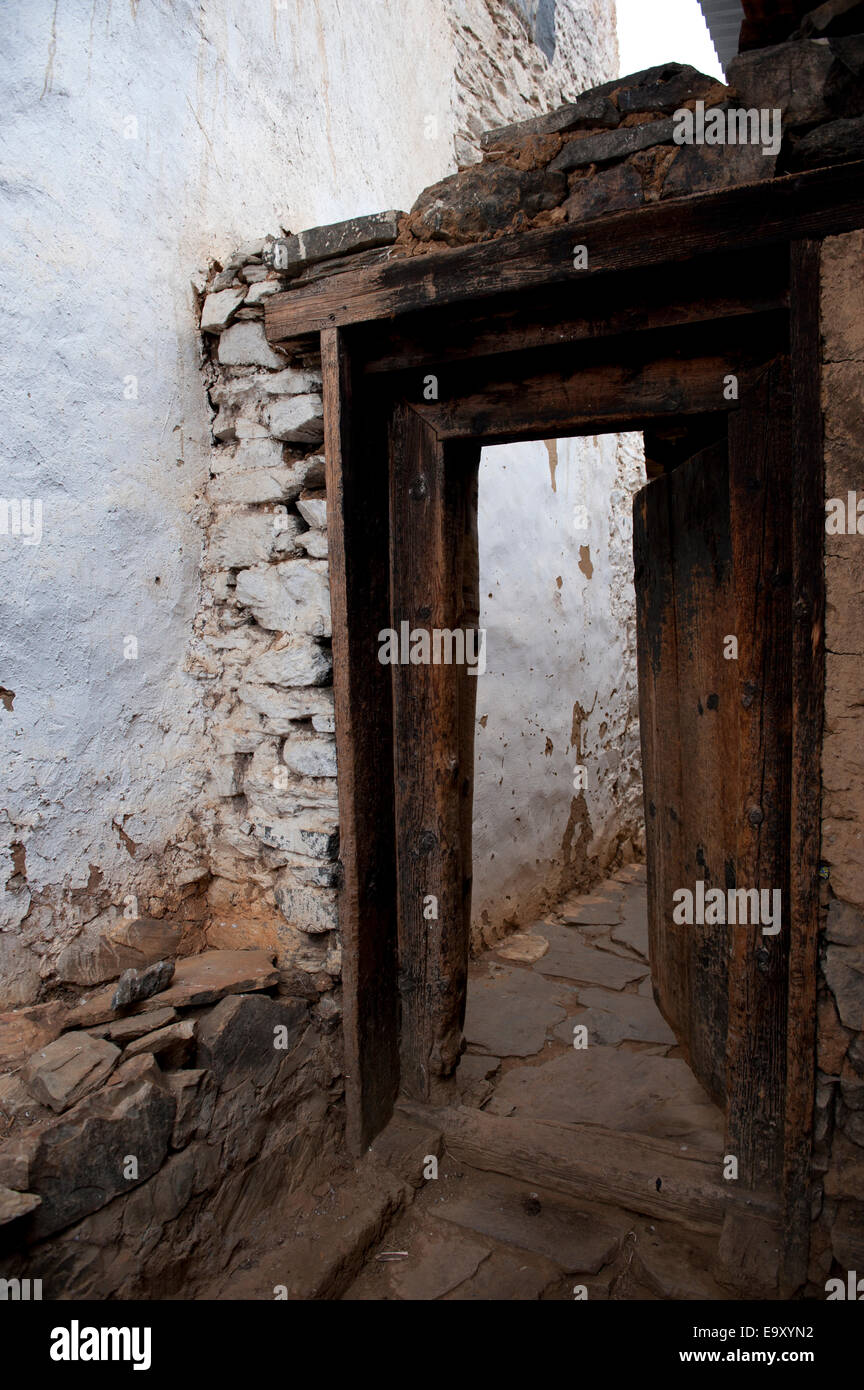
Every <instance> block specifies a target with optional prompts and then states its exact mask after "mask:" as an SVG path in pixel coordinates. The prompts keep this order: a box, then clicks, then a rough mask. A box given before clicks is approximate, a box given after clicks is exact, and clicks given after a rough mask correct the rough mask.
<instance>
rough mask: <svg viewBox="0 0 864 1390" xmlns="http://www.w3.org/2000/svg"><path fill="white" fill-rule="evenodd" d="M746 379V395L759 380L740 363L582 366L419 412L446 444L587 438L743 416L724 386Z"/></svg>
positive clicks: (741, 385) (742, 389)
mask: <svg viewBox="0 0 864 1390" xmlns="http://www.w3.org/2000/svg"><path fill="white" fill-rule="evenodd" d="M730 374H735V375H736V376H738V391H739V396H744V395H745V394H746V391H747V386H748V382H749V380H750V379H751V377H752V375H753V374H754V366H753V364H750V365H749V366H747V367H746V368H743V369H742V366H741V362H740V360H738V359H736V358H734V357H700V358H691V359H688V360H683V361H682V360H681V359H679V358H670V359H665V360H660V361H651V362H648V363H644V364H633V363H627V364H624V365H620V366H610V365H603V366H596V367H590V366H589V367H579V368H577V369H576V370H575V371H572V372H570V373H567V372H563V371H560V370H559V371H550V372H545V373H542V374H534V375H526V376H523V377H521V378H518V379H513V380H510V381H507V382H505V383H498V382H495V383H492V384H490V385H488V386H486V387H484V388H482V389H480V390H476V391H474V392H470V391H466V392H465V394H464V395H460V396H457V397H455V398H453V399H452V400H438V401H430V402H422V401H418V402H414V403H412V408H413V409H414V410H415V411H416V412H417V413H418V414H419V415H420V416H421V417H422V418H423V419H424V420H425V421H426V422H427V424H430V425H431V426H432V428H433V429H434V430H435V432H436V434H437V435H438V438H439V439H442V440H443V439H466V438H473V439H482V440H483V442H484V444H488V443H491V442H493V441H494V442H502V441H504V440H507V441H513V440H517V439H545V438H551V437H552V436H554V435H556V434H558V435H565V434H580V433H591V434H597V433H608V432H617V431H619V430H626V429H628V428H630V429H638V428H641V425H642V424H643V423H644V422H645V421H648V420H654V419H660V418H668V417H669V416H670V415H676V416H678V415H694V414H697V415H701V414H707V413H709V412H712V411H723V410H726V411H728V410H735V409H736V408H737V406H738V400H737V399H729V397H728V394H727V392H726V391H725V389H724V382H725V380H726V378H727V376H729V375H730Z"/></svg>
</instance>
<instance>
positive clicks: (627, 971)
mask: <svg viewBox="0 0 864 1390" xmlns="http://www.w3.org/2000/svg"><path fill="white" fill-rule="evenodd" d="M547 930H548V933H549V952H548V954H547V955H545V956H544V957H543V959H542V960H541V961H538V962H537V964H536V965H534V966H533V967H532V969H534V970H535V971H539V972H540V973H541V974H543V975H557V976H560V977H561V978H562V979H565V980H574V981H576V980H578V981H580V982H582V983H583V984H588V985H600V986H601V987H602V988H604V989H624V987H625V985H629V984H632V983H633V982H634V981H635V980H641V979H642V978H643V976H644V975H646V974H647V972H648V966H647V965H643V964H642V963H641V962H639V961H635V960H634V961H629V960H625V958H624V957H623V956H616V955H613V954H612V953H611V952H609V951H600V950H598V949H597V947H596V946H591V945H588V944H586V942H585V941H584V940H583V939H582V938H581V936H580V932H579V928H578V927H556V926H550V927H548V928H547ZM469 1001H470V995H469Z"/></svg>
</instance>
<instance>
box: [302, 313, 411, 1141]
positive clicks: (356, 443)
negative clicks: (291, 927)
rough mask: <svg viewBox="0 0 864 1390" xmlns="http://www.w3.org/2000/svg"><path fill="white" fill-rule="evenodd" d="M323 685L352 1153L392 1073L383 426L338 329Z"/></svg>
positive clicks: (331, 342) (328, 364)
mask: <svg viewBox="0 0 864 1390" xmlns="http://www.w3.org/2000/svg"><path fill="white" fill-rule="evenodd" d="M321 360H322V371H323V379H324V447H325V454H326V474H327V531H328V548H329V557H330V604H331V610H332V622H333V684H334V695H335V706H336V753H337V758H338V765H339V779H338V782H339V827H340V860H341V865H342V884H341V890H340V896H339V925H340V930H341V936H342V947H343V1022H344V1038H345V1074H346V1108H347V1116H346V1130H347V1142H348V1145H349V1147H350V1149H351V1151H352V1152H353V1153H355V1154H356V1153H360V1152H362V1151H363V1150H364V1149H365V1147H366V1146H367V1145H368V1143H369V1142H370V1140H371V1139H372V1138H374V1136H375V1135H376V1134H377V1133H378V1131H379V1130H380V1129H382V1128H383V1127H384V1125H385V1124H386V1123H387V1121H388V1120H389V1118H390V1115H391V1113H392V1110H393V1103H394V1100H395V1098H396V1095H397V1092H398V1083H399V1055H398V1036H399V1023H398V1017H399V1011H398V992H397V986H396V875H395V841H394V829H393V751H392V750H393V722H392V706H391V689H390V673H389V671H388V669H387V668H386V667H385V666H382V665H381V664H380V662H379V661H378V660H377V650H378V633H379V631H380V630H381V629H382V628H386V627H387V626H388V625H389V610H390V576H389V547H388V530H389V516H388V510H389V508H388V484H387V432H386V421H385V419H384V416H383V413H381V412H379V410H378V409H377V408H376V406H375V404H374V402H372V401H371V399H370V395H371V393H364V400H363V401H362V402H361V401H360V400H358V399H357V397H356V395H355V393H354V389H353V385H354V383H353V371H352V362H351V356H350V352H349V350H348V347H347V345H346V341H345V335H344V334H343V332H342V331H341V330H339V329H325V330H324V331H323V332H322V334H321Z"/></svg>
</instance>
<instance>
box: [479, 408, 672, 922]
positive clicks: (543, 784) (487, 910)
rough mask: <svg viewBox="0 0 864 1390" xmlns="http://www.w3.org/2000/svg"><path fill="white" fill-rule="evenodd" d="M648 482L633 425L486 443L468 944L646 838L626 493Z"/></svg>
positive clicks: (523, 917) (526, 918)
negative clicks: (581, 774)
mask: <svg viewBox="0 0 864 1390" xmlns="http://www.w3.org/2000/svg"><path fill="white" fill-rule="evenodd" d="M644 481H645V470H644V463H643V450H642V441H641V436H639V435H622V436H620V437H618V438H616V437H615V436H613V435H603V436H601V437H600V438H596V437H592V438H586V439H559V440H557V441H556V440H549V441H547V442H545V443H537V444H519V445H505V446H502V447H499V448H494V449H484V451H483V454H482V457H481V465H480V503H479V517H478V521H479V532H480V612H481V616H480V624H481V626H482V627H485V628H486V630H487V638H486V648H487V655H486V661H487V669H486V672H485V674H484V675H482V676H479V677H478V680H477V742H476V759H475V801H474V899H473V914H472V915H473V921H474V939H475V944H476V943H479V941H480V940H481V939H483V940H485V941H487V942H490V941H492V940H494V939H495V938H496V937H497V936H498V935H500V931H501V928H502V927H506V926H507V925H509V924H513V923H514V922H518V923H526V922H530V920H531V918H532V916H536V915H537V914H538V913H539V912H541V911H542V910H543V909H544V908H545V907H547V906H549V905H550V904H551V903H554V901H555V900H556V898H557V896H559V895H561V894H562V893H563V892H564V891H565V890H566V889H567V888H569V887H570V886H571V885H573V884H579V885H582V884H587V883H590V882H591V880H592V879H594V878H596V877H598V875H599V874H600V873H601V872H602V870H603V869H604V868H605V867H606V866H607V865H608V863H609V862H610V861H611V859H612V858H613V857H614V856H615V854H616V852H617V851H618V850H619V849H621V850H622V851H623V852H624V853H625V854H626V855H628V856H630V855H632V848H633V845H632V842H633V841H637V842H638V841H639V839H640V831H641V821H642V805H641V789H642V788H641V776H640V758H639V709H638V690H637V679H636V659H635V640H636V628H635V598H634V591H633V579H632V569H633V562H632V514H631V499H632V495H633V492H634V491H635V490H636V488H638V487H640V486H642V484H643V483H644ZM577 766H580V767H584V769H585V783H586V784H585V787H584V790H583V789H582V787H581V784H580V787H579V789H578V790H577V789H576V786H575V783H576V781H577V779H576V778H575V777H574V769H575V768H576V767H577Z"/></svg>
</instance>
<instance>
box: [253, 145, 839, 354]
mask: <svg viewBox="0 0 864 1390" xmlns="http://www.w3.org/2000/svg"><path fill="white" fill-rule="evenodd" d="M861 225H864V161H861V160H856V161H854V162H853V163H850V164H842V165H838V166H836V167H835V168H831V169H816V170H812V171H809V172H807V173H803V174H789V175H786V176H785V177H783V178H777V179H771V180H766V181H765V182H763V183H758V184H752V185H749V186H747V187H744V188H735V189H725V190H723V191H721V192H715V193H705V194H699V195H694V196H692V197H689V198H680V199H670V200H669V201H667V202H660V203H652V204H650V205H648V206H646V207H641V208H637V209H635V210H634V211H632V212H622V213H616V214H615V215H613V216H609V217H603V218H599V219H597V220H596V221H594V222H587V223H581V224H572V225H568V226H564V227H555V228H550V229H543V230H540V231H529V232H521V233H518V234H515V235H512V236H506V237H501V238H499V239H498V240H496V241H489V242H482V243H480V244H478V245H476V246H468V247H457V248H455V249H452V250H446V251H441V252H432V253H429V254H427V255H419V256H407V257H395V258H393V259H391V260H390V261H388V262H387V263H386V264H384V265H381V266H372V267H370V268H369V269H367V270H363V271H357V272H356V273H353V274H352V273H350V272H349V273H346V274H344V275H336V276H333V277H331V278H327V279H322V280H319V281H316V282H315V283H314V284H310V285H305V286H303V287H298V288H297V289H295V290H288V291H286V292H285V293H284V294H277V295H272V296H271V298H270V299H269V301H268V302H267V304H266V306H265V310H264V324H265V330H266V333H267V337H268V339H269V340H270V341H271V342H273V343H278V342H282V341H285V340H290V339H296V338H298V337H302V336H303V335H306V334H311V333H317V332H320V331H321V330H322V329H324V328H332V327H337V326H339V325H343V324H349V323H368V322H371V321H373V320H375V319H381V318H388V317H390V316H391V315H395V314H405V313H410V312H411V311H413V310H418V309H422V308H426V307H429V306H431V305H433V304H438V305H440V304H456V303H461V302H465V301H467V300H478V299H482V298H487V297H490V296H494V295H500V294H505V293H509V292H512V291H519V292H524V291H528V290H536V289H545V288H547V287H548V286H549V285H551V284H562V283H563V284H572V283H574V281H575V279H576V278H577V277H578V278H580V279H583V280H584V281H585V282H586V283H588V282H590V280H591V279H592V277H594V276H597V275H608V274H610V273H612V272H619V271H624V270H632V269H635V268H638V267H647V266H653V265H662V264H669V263H670V262H681V261H687V260H689V259H690V258H691V257H693V256H699V255H706V254H710V253H711V252H714V251H727V250H728V249H729V247H730V245H731V246H737V247H738V249H739V250H744V249H747V248H749V247H756V246H760V245H767V244H770V243H772V242H777V241H788V240H791V239H792V238H793V237H799V238H800V237H802V236H805V237H811V236H813V237H816V236H818V237H822V236H827V235H830V234H833V233H837V232H844V231H850V230H852V229H853V228H855V227H859V226H861ZM575 245H585V246H587V247H588V268H587V269H586V270H574V268H573V247H574V246H575Z"/></svg>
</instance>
